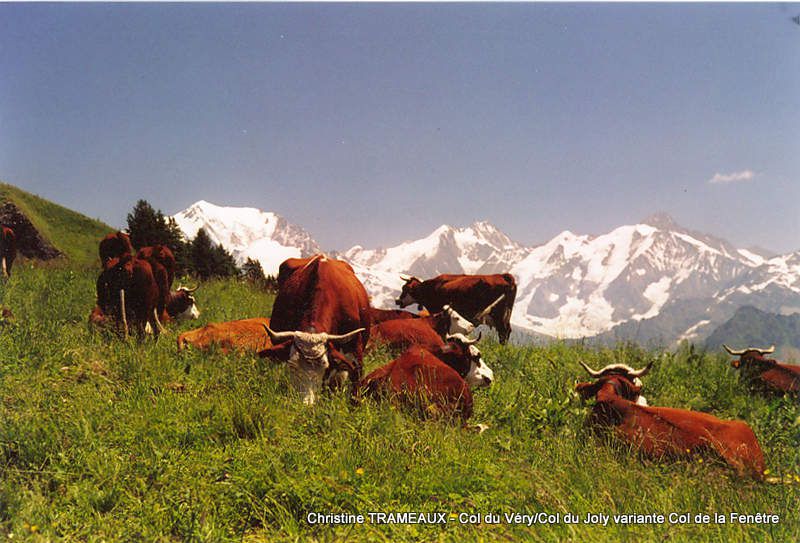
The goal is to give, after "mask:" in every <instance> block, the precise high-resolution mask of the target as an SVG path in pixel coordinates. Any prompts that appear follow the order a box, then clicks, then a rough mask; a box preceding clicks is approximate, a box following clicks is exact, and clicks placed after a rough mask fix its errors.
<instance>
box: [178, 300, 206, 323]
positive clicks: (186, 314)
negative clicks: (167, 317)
mask: <svg viewBox="0 0 800 543" xmlns="http://www.w3.org/2000/svg"><path fill="white" fill-rule="evenodd" d="M199 318H200V310H199V309H197V304H195V303H194V302H192V305H190V306H189V307H187V308H186V309H185V310H184V311H183V313H178V315H177V316H176V317H175V320H178V321H188V320H197V319H199Z"/></svg>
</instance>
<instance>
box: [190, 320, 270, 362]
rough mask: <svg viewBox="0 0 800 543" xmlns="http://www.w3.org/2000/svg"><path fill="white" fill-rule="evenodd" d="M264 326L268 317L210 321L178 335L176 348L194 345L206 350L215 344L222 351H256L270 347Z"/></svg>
mask: <svg viewBox="0 0 800 543" xmlns="http://www.w3.org/2000/svg"><path fill="white" fill-rule="evenodd" d="M264 326H269V319H267V318H264V317H256V318H252V319H242V320H238V321H229V322H212V323H210V324H207V325H205V326H203V327H202V328H197V329H195V330H190V331H188V332H184V333H182V334H181V335H180V336H178V350H179V351H182V350H184V349H187V348H189V347H194V348H195V349H199V350H201V351H206V350H208V349H210V348H211V347H212V346H213V345H216V346H218V347H219V348H220V350H221V351H222V352H224V353H227V352H230V351H232V350H235V351H240V352H252V353H258V352H259V351H263V350H265V349H269V348H270V347H272V342H271V341H270V339H269V334H267V332H266V331H265V329H264Z"/></svg>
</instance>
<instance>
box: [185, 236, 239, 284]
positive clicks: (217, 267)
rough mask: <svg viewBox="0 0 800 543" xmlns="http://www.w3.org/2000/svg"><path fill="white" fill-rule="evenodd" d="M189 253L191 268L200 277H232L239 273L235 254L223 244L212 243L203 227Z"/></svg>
mask: <svg viewBox="0 0 800 543" xmlns="http://www.w3.org/2000/svg"><path fill="white" fill-rule="evenodd" d="M189 255H190V256H189V260H190V264H189V269H190V270H191V271H192V272H193V273H194V274H195V275H197V276H198V277H199V278H200V279H203V280H206V279H209V278H211V277H232V276H235V275H237V274H238V273H239V269H238V268H237V267H236V261H235V260H234V258H233V256H232V255H231V254H230V253H229V252H228V251H226V250H225V248H224V247H222V245H215V244H214V243H212V242H211V238H210V237H208V234H207V233H206V231H205V229H203V228H201V229H200V230H198V231H197V236H195V238H194V240H192V243H191V246H190V248H189Z"/></svg>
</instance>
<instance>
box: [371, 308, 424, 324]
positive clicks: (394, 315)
mask: <svg viewBox="0 0 800 543" xmlns="http://www.w3.org/2000/svg"><path fill="white" fill-rule="evenodd" d="M420 316H421V315H418V314H416V313H412V312H411V311H404V310H403V309H378V308H377V307H370V308H369V317H370V321H371V322H372V325H373V326H375V325H376V324H380V323H382V322H384V321H393V320H397V319H418V318H420Z"/></svg>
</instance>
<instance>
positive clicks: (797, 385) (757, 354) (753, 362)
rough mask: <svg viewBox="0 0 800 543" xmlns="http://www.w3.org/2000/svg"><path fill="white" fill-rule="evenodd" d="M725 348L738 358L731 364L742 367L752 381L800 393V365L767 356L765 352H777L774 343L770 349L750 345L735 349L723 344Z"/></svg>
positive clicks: (772, 387) (775, 388) (774, 388)
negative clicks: (739, 349)
mask: <svg viewBox="0 0 800 543" xmlns="http://www.w3.org/2000/svg"><path fill="white" fill-rule="evenodd" d="M723 347H725V350H726V351H728V353H729V354H731V355H733V356H738V357H739V358H738V359H734V360H731V366H733V367H734V368H737V369H740V370H741V371H742V373H743V374H744V375H745V376H746V377H747V378H749V379H750V380H751V381H754V382H760V383H762V384H764V385H766V386H767V387H768V388H771V389H773V390H777V391H780V392H793V393H795V394H797V393H800V366H793V365H790V364H782V363H780V362H778V361H777V360H773V359H772V358H765V357H764V355H765V354H772V353H774V352H775V346H774V345H773V346H772V347H770V348H769V349H757V348H755V347H748V348H747V349H742V350H741V351H735V350H733V349H731V348H730V347H728V346H727V345H723Z"/></svg>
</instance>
